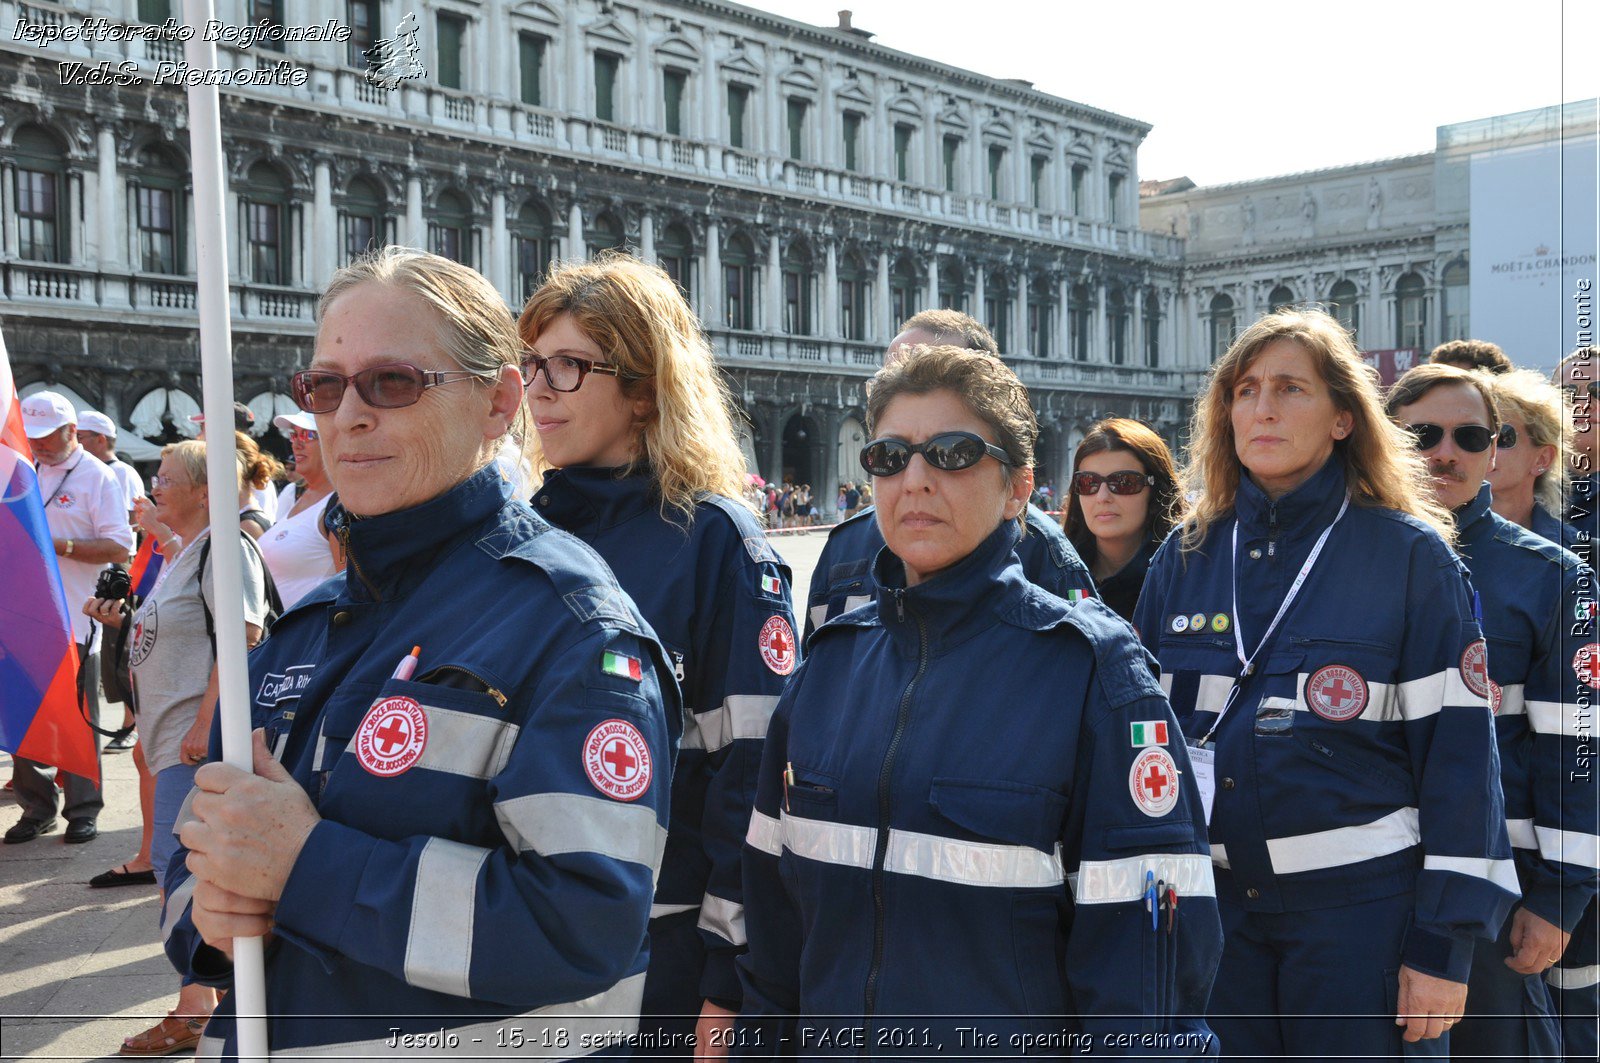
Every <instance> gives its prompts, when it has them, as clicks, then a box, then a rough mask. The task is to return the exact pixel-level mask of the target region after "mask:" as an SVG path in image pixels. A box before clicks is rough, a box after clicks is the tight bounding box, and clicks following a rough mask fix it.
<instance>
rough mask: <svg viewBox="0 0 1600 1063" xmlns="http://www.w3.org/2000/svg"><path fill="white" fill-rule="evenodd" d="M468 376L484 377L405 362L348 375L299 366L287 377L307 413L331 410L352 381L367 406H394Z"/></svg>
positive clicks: (404, 404) (296, 403)
mask: <svg viewBox="0 0 1600 1063" xmlns="http://www.w3.org/2000/svg"><path fill="white" fill-rule="evenodd" d="M470 378H477V379H479V380H482V379H484V378H483V376H482V374H479V373H473V372H469V371H468V370H465V369H459V370H450V371H448V372H443V373H439V372H434V371H433V370H431V369H418V368H417V367H416V366H414V365H412V364H411V363H409V362H389V363H387V364H385V365H375V366H372V367H371V368H370V369H363V370H361V372H359V373H351V374H350V375H349V376H341V375H340V374H338V373H330V372H328V371H327V370H325V369H303V370H301V371H300V372H298V373H296V374H295V375H294V376H292V377H290V378H289V394H290V395H292V396H293V397H294V401H295V405H297V406H299V407H300V408H301V409H302V410H304V411H306V412H307V413H332V412H333V411H334V410H337V409H338V408H339V403H341V402H343V401H344V389H345V385H347V384H354V385H355V388H356V394H357V395H360V396H361V401H362V402H364V403H366V404H367V405H368V406H373V407H376V408H378V409H380V410H398V409H400V408H402V407H405V406H411V405H414V404H415V403H416V402H417V401H418V400H420V399H421V398H422V393H423V392H424V391H426V390H428V389H429V388H436V387H438V386H439V385H441V384H453V383H455V382H456V381H458V380H466V379H470Z"/></svg>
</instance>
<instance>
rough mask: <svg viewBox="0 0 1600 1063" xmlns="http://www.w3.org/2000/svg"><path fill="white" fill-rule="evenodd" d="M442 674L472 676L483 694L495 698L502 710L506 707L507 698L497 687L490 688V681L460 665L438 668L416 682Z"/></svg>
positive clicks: (425, 680) (423, 681)
mask: <svg viewBox="0 0 1600 1063" xmlns="http://www.w3.org/2000/svg"><path fill="white" fill-rule="evenodd" d="M440 672H460V673H461V674H462V675H464V676H470V677H471V678H472V679H474V680H476V681H477V683H478V685H479V686H481V687H483V691H482V693H485V694H487V695H489V696H490V697H491V698H493V699H494V700H495V702H496V703H497V704H499V706H500V707H501V708H502V709H503V708H505V707H506V696H505V695H504V694H502V693H500V691H499V690H498V689H496V688H495V687H493V686H490V685H489V681H488V680H487V679H485V678H483V676H481V675H479V674H478V673H477V672H474V671H473V670H472V669H470V668H463V667H461V666H460V665H459V664H442V665H440V666H439V667H438V668H435V669H433V670H432V671H430V672H429V673H428V674H427V675H424V676H423V677H422V678H420V679H418V680H416V682H418V683H426V682H427V681H428V680H429V679H432V678H433V677H434V676H436V675H438V674H439V673H440Z"/></svg>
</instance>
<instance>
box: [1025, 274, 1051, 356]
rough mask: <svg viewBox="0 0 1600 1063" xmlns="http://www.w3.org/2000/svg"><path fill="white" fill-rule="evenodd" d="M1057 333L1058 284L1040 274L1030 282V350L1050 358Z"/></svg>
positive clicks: (1037, 354) (1034, 354) (1036, 354)
mask: <svg viewBox="0 0 1600 1063" xmlns="http://www.w3.org/2000/svg"><path fill="white" fill-rule="evenodd" d="M1055 334H1056V286H1055V285H1054V284H1053V283H1051V280H1050V278H1049V277H1047V276H1045V275H1043V274H1040V275H1039V276H1037V277H1034V278H1033V279H1032V280H1031V281H1030V282H1029V283H1028V350H1029V351H1030V352H1031V353H1032V354H1033V356H1034V357H1035V358H1049V357H1050V356H1051V354H1053V353H1054V352H1053V351H1052V349H1051V348H1052V347H1053V346H1054V344H1053V343H1052V341H1053V340H1054V339H1055Z"/></svg>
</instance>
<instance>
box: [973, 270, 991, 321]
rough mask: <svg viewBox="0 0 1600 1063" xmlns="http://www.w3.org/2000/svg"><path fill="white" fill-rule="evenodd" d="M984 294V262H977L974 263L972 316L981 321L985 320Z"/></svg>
mask: <svg viewBox="0 0 1600 1063" xmlns="http://www.w3.org/2000/svg"><path fill="white" fill-rule="evenodd" d="M983 294H984V293H983V263H981V262H975V263H973V265H972V316H973V317H975V318H977V319H978V320H979V321H983ZM984 324H988V322H986V321H985V322H984Z"/></svg>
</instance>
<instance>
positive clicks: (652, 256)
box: [639, 211, 689, 269]
mask: <svg viewBox="0 0 1600 1063" xmlns="http://www.w3.org/2000/svg"><path fill="white" fill-rule="evenodd" d="M639 257H640V258H641V259H642V260H643V261H645V262H648V263H649V264H650V265H652V266H654V265H657V261H656V216H655V215H654V214H651V213H650V212H649V211H645V212H644V214H643V216H641V217H640V218H639ZM684 268H685V269H688V268H689V266H688V263H685V264H684Z"/></svg>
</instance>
